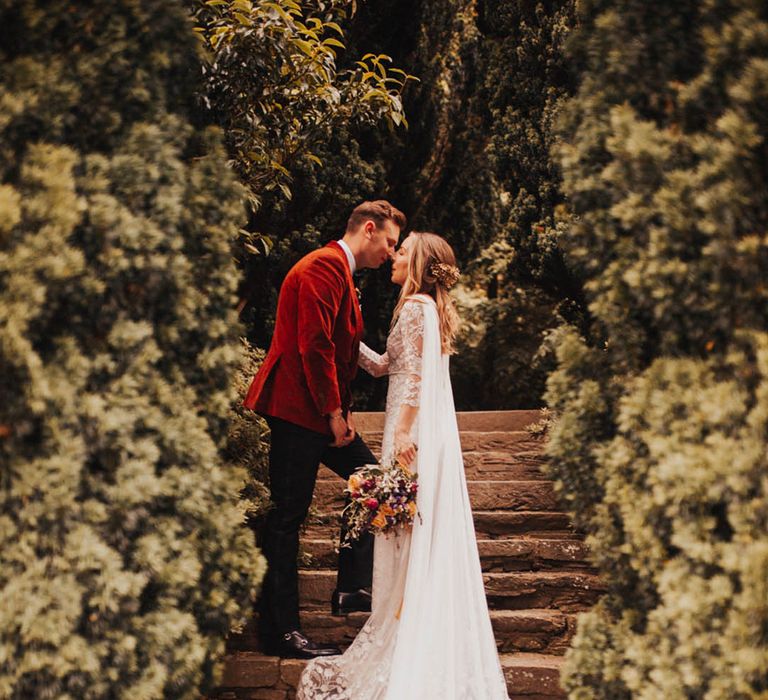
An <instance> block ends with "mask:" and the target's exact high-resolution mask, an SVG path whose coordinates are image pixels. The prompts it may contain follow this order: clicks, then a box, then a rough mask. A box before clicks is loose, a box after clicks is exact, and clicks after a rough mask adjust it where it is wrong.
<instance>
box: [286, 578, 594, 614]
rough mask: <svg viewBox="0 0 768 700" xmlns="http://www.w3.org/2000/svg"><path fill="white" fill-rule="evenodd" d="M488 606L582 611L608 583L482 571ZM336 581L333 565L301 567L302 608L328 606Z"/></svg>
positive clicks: (590, 579) (591, 579)
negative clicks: (327, 567) (325, 567)
mask: <svg viewBox="0 0 768 700" xmlns="http://www.w3.org/2000/svg"><path fill="white" fill-rule="evenodd" d="M483 582H484V584H485V593H486V597H487V599H488V606H489V607H490V608H494V609H504V608H506V609H523V608H538V607H548V608H555V609H558V610H562V611H565V612H579V611H582V610H586V609H588V608H589V607H590V606H591V605H593V604H594V603H595V602H597V600H598V598H599V597H600V594H601V593H602V592H604V590H605V587H604V585H603V584H602V582H601V581H600V579H599V578H598V576H597V575H596V574H593V573H590V572H585V571H583V570H576V571H572V570H562V569H558V570H556V571H506V572H502V573H485V574H483ZM335 585H336V571H335V570H333V569H314V570H313V569H300V570H299V597H300V602H301V608H302V610H312V609H325V608H326V606H327V605H328V601H329V600H330V598H331V594H332V593H333V590H334V587H335Z"/></svg>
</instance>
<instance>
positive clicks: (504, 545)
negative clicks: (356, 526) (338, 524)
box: [301, 533, 591, 571]
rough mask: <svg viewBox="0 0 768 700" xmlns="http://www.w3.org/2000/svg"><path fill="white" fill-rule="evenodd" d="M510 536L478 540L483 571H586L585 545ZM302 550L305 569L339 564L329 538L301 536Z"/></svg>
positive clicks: (334, 548) (588, 564) (552, 539)
mask: <svg viewBox="0 0 768 700" xmlns="http://www.w3.org/2000/svg"><path fill="white" fill-rule="evenodd" d="M541 534H542V536H541V537H530V536H528V535H523V536H519V535H518V536H517V537H514V536H510V537H506V538H497V539H487V538H481V539H478V542H477V546H478V551H479V553H480V563H481V566H482V568H483V570H484V571H495V570H499V569H501V570H502V571H513V570H522V569H546V568H553V567H556V566H557V567H562V566H564V565H565V564H566V563H568V564H569V565H570V566H578V567H580V568H584V569H589V568H591V564H590V562H589V558H588V549H587V546H586V544H585V543H584V542H582V541H580V540H574V539H565V538H548V537H546V533H541ZM301 549H302V551H303V552H306V553H307V554H309V555H310V557H311V559H310V561H309V564H308V565H307V566H306V568H312V569H316V568H334V567H335V566H336V565H337V562H338V553H337V549H336V540H334V539H331V538H330V537H324V538H311V537H303V538H302V540H301Z"/></svg>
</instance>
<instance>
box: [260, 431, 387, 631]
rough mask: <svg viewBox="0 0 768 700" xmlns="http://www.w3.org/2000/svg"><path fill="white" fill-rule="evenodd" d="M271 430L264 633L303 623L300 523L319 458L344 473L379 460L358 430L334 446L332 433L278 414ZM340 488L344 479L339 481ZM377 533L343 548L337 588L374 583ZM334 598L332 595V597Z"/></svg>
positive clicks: (345, 475) (262, 608)
mask: <svg viewBox="0 0 768 700" xmlns="http://www.w3.org/2000/svg"><path fill="white" fill-rule="evenodd" d="M267 423H269V427H270V429H271V431H272V441H271V447H270V451H269V480H270V489H271V492H272V501H273V502H274V507H273V508H272V510H271V511H270V512H269V513H268V515H267V520H266V526H265V530H264V535H263V544H262V551H263V553H264V556H265V557H266V559H267V573H266V576H265V577H264V581H263V583H262V593H261V606H260V622H259V630H260V634H261V636H262V637H263V638H274V637H278V636H280V635H282V634H284V633H285V632H289V631H291V630H295V629H300V622H299V574H298V565H297V561H296V560H297V557H298V553H299V529H300V528H301V525H302V523H303V522H304V519H305V518H306V517H307V512H308V510H309V506H310V504H311V502H312V494H313V492H314V490H315V481H316V479H317V470H318V467H319V465H320V463H323V464H325V465H326V466H327V467H329V468H330V469H332V470H333V471H334V472H336V473H337V474H338V475H339V476H340V477H342V478H343V479H347V478H349V476H350V474H352V472H353V471H354V470H355V469H357V468H358V467H361V466H362V465H363V464H372V463H375V462H376V461H377V460H376V458H375V457H374V456H373V453H372V452H371V451H370V449H368V446H367V445H366V444H365V442H364V441H363V439H362V438H361V437H360V436H359V435H357V436H356V437H355V439H354V441H353V442H351V443H350V444H349V445H347V446H345V447H330V444H329V443H330V441H331V439H330V438H329V436H327V435H323V434H322V433H316V432H315V431H313V430H308V429H307V428H302V427H301V426H298V425H295V424H294V423H289V422H287V421H284V420H281V419H279V418H271V417H270V418H267ZM339 489H340V490H341V489H343V485H342V484H341V483H340V484H339ZM372 577H373V536H372V535H367V536H364V537H363V538H361V539H360V540H358V541H357V542H356V543H355V544H353V546H352V547H351V548H347V547H344V548H342V549H341V551H340V553H339V574H338V579H337V583H336V588H337V590H339V591H355V590H358V589H359V588H367V587H369V586H370V585H371V582H372ZM329 602H330V601H329Z"/></svg>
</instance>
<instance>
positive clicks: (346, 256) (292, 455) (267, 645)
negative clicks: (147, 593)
mask: <svg viewBox="0 0 768 700" xmlns="http://www.w3.org/2000/svg"><path fill="white" fill-rule="evenodd" d="M405 223H406V222H405V216H404V215H403V213H402V212H400V211H399V210H397V209H396V208H395V207H393V206H392V205H391V204H390V203H389V202H386V201H383V200H379V201H374V202H363V203H362V204H360V205H359V206H357V207H356V208H355V209H354V210H353V211H352V214H351V215H350V217H349V220H348V222H347V228H346V232H345V233H344V236H343V238H342V239H341V240H339V241H333V242H331V243H329V244H328V245H327V246H325V247H324V248H321V249H320V250H316V251H314V252H312V253H310V254H309V255H306V256H305V257H303V258H302V259H301V260H299V262H298V263H296V265H294V266H293V268H291V270H290V272H289V273H288V275H287V276H286V278H285V281H284V282H283V285H282V287H281V289H280V296H279V298H278V302H277V319H276V322H275V331H274V334H273V336H272V344H271V345H270V348H269V352H268V353H267V356H266V358H265V359H264V362H263V364H262V365H261V368H260V369H259V371H258V373H257V374H256V376H255V377H254V379H253V382H252V383H251V386H250V389H249V390H248V395H247V396H246V398H245V402H244V405H245V406H246V407H247V408H251V409H253V410H255V411H257V412H258V413H260V414H261V415H263V416H264V417H265V418H266V420H267V423H269V427H270V429H271V433H272V438H271V447H270V452H269V479H270V488H271V493H272V501H273V503H274V508H273V509H272V510H270V511H269V514H268V515H267V523H266V529H265V533H264V542H263V548H262V549H263V552H264V555H265V556H266V558H267V563H268V568H267V574H266V576H265V578H264V582H263V585H262V598H261V616H260V621H259V631H260V634H261V636H262V641H263V643H264V651H265V652H266V653H268V654H275V655H278V656H282V657H297V658H304V659H311V658H314V657H316V656H328V655H332V654H338V653H340V650H339V649H338V648H337V647H335V646H328V645H322V644H318V643H316V642H313V641H311V640H309V639H307V637H306V636H305V635H304V634H303V633H302V632H301V627H300V624H299V585H298V569H297V564H296V558H297V556H298V549H299V528H300V527H301V525H302V523H303V522H304V519H305V518H306V516H307V511H308V510H309V506H310V503H311V501H312V493H313V491H314V488H315V479H316V477H317V469H318V466H319V464H320V463H321V462H322V463H323V464H325V465H326V466H328V467H329V468H331V469H332V470H333V471H335V472H336V473H337V474H338V475H339V476H341V477H342V478H344V479H347V478H348V477H349V476H350V474H351V473H352V472H353V471H354V470H355V469H357V468H358V467H360V466H362V465H363V464H370V463H375V462H376V458H375V457H374V456H373V454H372V453H371V451H370V450H369V449H368V446H367V445H366V444H365V442H363V440H362V438H361V437H360V436H359V435H357V433H356V432H355V425H354V420H353V418H352V413H351V411H350V406H351V403H352V396H351V392H350V382H351V381H352V378H353V377H354V375H355V372H356V371H357V358H358V353H359V348H360V339H361V337H362V335H363V319H362V316H361V314H360V306H359V304H358V300H357V294H356V292H355V285H354V282H353V280H352V275H353V274H354V273H355V271H356V270H360V269H363V268H377V267H379V266H381V264H382V263H384V262H385V261H387V260H389V259H391V258H392V256H393V255H394V250H395V246H396V245H397V241H398V238H399V236H400V231H401V230H402V229H403V228H405ZM372 567H373V542H372V537H370V536H368V537H367V538H363V539H361V540H360V541H359V542H358V543H357V544H355V545H353V547H352V548H351V549H348V548H344V549H342V550H341V552H340V554H339V573H338V579H337V584H336V591H335V592H334V594H333V599H332V601H331V603H332V611H333V614H334V615H338V614H344V613H346V612H351V611H353V610H370V601H371V594H370V586H371V575H372V573H371V572H372Z"/></svg>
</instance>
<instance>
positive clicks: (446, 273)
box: [428, 263, 461, 289]
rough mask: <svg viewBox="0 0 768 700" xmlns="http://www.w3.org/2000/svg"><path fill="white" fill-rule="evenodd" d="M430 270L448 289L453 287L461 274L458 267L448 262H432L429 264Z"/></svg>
mask: <svg viewBox="0 0 768 700" xmlns="http://www.w3.org/2000/svg"><path fill="white" fill-rule="evenodd" d="M428 272H429V274H430V275H432V277H434V278H435V279H436V280H437V281H438V282H440V284H442V285H443V287H445V288H446V289H450V288H451V287H453V285H454V284H456V282H458V281H459V277H460V276H461V273H460V272H459V268H458V267H456V266H455V265H448V264H446V263H432V264H431V265H430V266H429V270H428Z"/></svg>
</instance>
